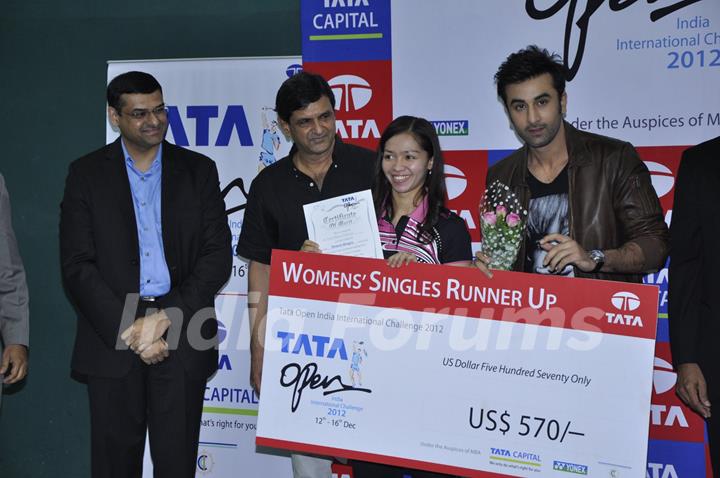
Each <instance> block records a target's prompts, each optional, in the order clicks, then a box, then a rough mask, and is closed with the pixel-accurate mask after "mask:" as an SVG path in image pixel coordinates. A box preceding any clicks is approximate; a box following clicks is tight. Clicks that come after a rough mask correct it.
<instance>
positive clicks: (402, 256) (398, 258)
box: [387, 252, 417, 267]
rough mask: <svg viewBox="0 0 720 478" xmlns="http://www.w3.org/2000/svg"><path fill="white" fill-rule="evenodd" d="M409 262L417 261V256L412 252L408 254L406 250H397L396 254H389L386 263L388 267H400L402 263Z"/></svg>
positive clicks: (406, 263)
mask: <svg viewBox="0 0 720 478" xmlns="http://www.w3.org/2000/svg"><path fill="white" fill-rule="evenodd" d="M411 262H417V257H415V255H414V254H409V253H407V252H398V253H397V254H395V255H393V256H390V258H389V259H388V260H387V265H389V266H390V267H400V266H403V265H405V266H406V265H408V264H410V263H411Z"/></svg>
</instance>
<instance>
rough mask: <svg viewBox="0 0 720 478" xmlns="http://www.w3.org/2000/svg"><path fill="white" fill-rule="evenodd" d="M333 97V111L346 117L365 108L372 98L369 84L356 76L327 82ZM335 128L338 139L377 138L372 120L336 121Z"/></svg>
mask: <svg viewBox="0 0 720 478" xmlns="http://www.w3.org/2000/svg"><path fill="white" fill-rule="evenodd" d="M328 84H329V85H330V88H331V89H332V92H333V95H335V110H337V111H339V112H340V113H342V114H343V116H348V115H349V114H351V113H356V112H358V111H360V110H362V109H363V108H365V107H366V106H367V105H368V103H370V100H371V99H372V97H373V90H372V87H371V86H370V83H369V82H368V81H367V80H366V79H364V78H362V77H360V76H356V75H338V76H335V77H333V78H331V79H330V80H329V81H328ZM335 123H336V128H337V130H338V133H339V134H340V137H341V138H343V139H347V138H363V139H365V138H370V137H373V138H379V137H380V131H379V130H378V126H377V122H376V121H375V120H374V119H367V120H364V119H337V120H336V121H335Z"/></svg>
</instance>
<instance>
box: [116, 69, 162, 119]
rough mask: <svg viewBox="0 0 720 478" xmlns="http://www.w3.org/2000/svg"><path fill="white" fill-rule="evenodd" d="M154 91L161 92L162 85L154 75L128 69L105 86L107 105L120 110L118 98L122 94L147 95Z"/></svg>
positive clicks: (120, 102) (120, 103) (120, 105)
mask: <svg viewBox="0 0 720 478" xmlns="http://www.w3.org/2000/svg"><path fill="white" fill-rule="evenodd" d="M156 91H160V93H162V87H161V86H160V83H158V81H157V80H156V79H155V77H154V76H152V75H151V74H149V73H145V72H143V71H128V72H127V73H122V74H120V75H118V76H116V77H115V78H113V79H112V81H110V84H109V85H108V87H107V102H108V106H110V107H112V108H115V110H117V111H120V108H122V106H123V105H122V101H121V100H120V97H121V96H122V95H125V94H133V93H140V94H144V95H149V94H150V93H155V92H156Z"/></svg>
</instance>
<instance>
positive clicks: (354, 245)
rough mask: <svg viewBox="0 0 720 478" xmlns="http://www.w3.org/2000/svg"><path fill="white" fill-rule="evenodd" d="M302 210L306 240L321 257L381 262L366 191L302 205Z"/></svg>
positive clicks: (371, 205)
mask: <svg viewBox="0 0 720 478" xmlns="http://www.w3.org/2000/svg"><path fill="white" fill-rule="evenodd" d="M303 209H304V211H305V225H306V226H307V231H308V238H309V239H310V240H312V241H315V242H317V243H318V244H319V246H320V250H321V251H322V252H323V253H324V254H335V255H340V256H354V257H369V258H374V259H382V258H383V253H382V247H381V246H380V233H379V232H378V226H377V218H376V217H375V207H374V205H373V200H372V194H371V193H370V190H369V189H366V190H365V191H360V192H357V193H352V194H346V195H344V196H337V197H334V198H330V199H325V200H323V201H318V202H314V203H310V204H306V205H305V206H303Z"/></svg>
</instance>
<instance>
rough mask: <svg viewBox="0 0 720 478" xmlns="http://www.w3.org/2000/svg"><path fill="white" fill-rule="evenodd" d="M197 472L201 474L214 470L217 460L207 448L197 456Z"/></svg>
mask: <svg viewBox="0 0 720 478" xmlns="http://www.w3.org/2000/svg"><path fill="white" fill-rule="evenodd" d="M196 463H197V472H198V473H199V474H200V475H207V474H209V473H211V472H212V470H213V468H214V467H215V461H214V460H213V457H212V455H211V454H210V452H209V451H207V450H201V451H200V453H198V457H197V462H196Z"/></svg>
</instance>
